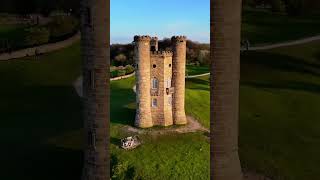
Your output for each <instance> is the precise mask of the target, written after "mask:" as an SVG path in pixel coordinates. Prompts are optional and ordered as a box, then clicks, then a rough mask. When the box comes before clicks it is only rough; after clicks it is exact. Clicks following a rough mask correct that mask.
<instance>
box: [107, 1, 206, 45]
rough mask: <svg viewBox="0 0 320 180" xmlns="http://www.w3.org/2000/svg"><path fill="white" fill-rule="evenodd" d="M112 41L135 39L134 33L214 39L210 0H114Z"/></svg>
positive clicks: (201, 39)
mask: <svg viewBox="0 0 320 180" xmlns="http://www.w3.org/2000/svg"><path fill="white" fill-rule="evenodd" d="M110 11H111V12H110V33H111V43H112V44H114V43H131V42H132V41H133V36H134V35H150V36H157V37H158V38H159V39H162V38H164V37H168V38H171V36H174V35H185V36H187V38H188V39H190V40H192V41H198V42H201V43H208V42H209V39H210V0H111V9H110Z"/></svg>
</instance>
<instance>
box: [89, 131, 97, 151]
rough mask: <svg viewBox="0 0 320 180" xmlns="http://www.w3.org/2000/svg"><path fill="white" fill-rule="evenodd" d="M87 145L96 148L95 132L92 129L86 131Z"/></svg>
mask: <svg viewBox="0 0 320 180" xmlns="http://www.w3.org/2000/svg"><path fill="white" fill-rule="evenodd" d="M88 145H89V146H90V147H93V148H96V134H95V133H94V132H92V131H89V132H88Z"/></svg>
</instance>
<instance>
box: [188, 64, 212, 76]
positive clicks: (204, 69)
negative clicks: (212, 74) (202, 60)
mask: <svg viewBox="0 0 320 180" xmlns="http://www.w3.org/2000/svg"><path fill="white" fill-rule="evenodd" d="M209 71H210V70H209V67H208V66H194V65H187V75H189V76H192V75H197V74H204V73H208V72H209Z"/></svg>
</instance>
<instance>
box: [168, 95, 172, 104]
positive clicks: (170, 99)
mask: <svg viewBox="0 0 320 180" xmlns="http://www.w3.org/2000/svg"><path fill="white" fill-rule="evenodd" d="M168 104H169V105H170V106H171V105H172V96H168Z"/></svg>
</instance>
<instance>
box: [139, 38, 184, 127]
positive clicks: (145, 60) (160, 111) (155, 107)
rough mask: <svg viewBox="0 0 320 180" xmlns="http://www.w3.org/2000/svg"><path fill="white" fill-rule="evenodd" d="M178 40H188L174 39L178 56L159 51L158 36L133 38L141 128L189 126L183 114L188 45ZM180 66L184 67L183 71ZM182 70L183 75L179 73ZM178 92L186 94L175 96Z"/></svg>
mask: <svg viewBox="0 0 320 180" xmlns="http://www.w3.org/2000/svg"><path fill="white" fill-rule="evenodd" d="M177 40H179V42H180V40H183V41H184V42H186V37H185V36H174V37H172V42H173V43H172V45H173V46H174V47H175V48H173V49H174V50H175V51H176V53H175V51H173V52H172V51H159V50H158V38H157V37H150V36H135V37H134V44H135V48H134V49H135V51H134V53H135V55H134V57H135V62H136V101H137V111H136V119H135V125H136V126H138V127H141V128H146V127H151V126H169V125H173V124H186V123H187V121H186V118H185V117H186V116H185V114H184V113H185V112H184V93H185V92H184V91H185V89H184V85H185V83H184V82H185V77H184V75H185V61H186V55H185V54H186V47H184V48H183V46H186V43H179V46H177V45H176V44H177V43H176V41H177ZM177 49H178V50H177ZM183 51H184V52H183ZM174 61H179V62H174ZM180 61H181V62H180ZM178 65H183V66H184V67H182V68H181V67H178ZM181 70H183V72H180V71H181ZM174 72H175V73H176V75H174ZM179 73H181V74H179ZM177 74H179V75H177ZM176 78H179V79H176ZM182 81H183V82H182ZM173 82H175V84H174V83H173ZM175 85H177V87H178V91H176V87H175ZM176 93H183V95H182V96H181V95H176ZM182 98H183V99H182ZM176 101H178V102H176ZM182 101H183V102H182ZM181 106H183V107H181ZM175 111H178V112H175ZM176 118H178V119H176Z"/></svg>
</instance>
